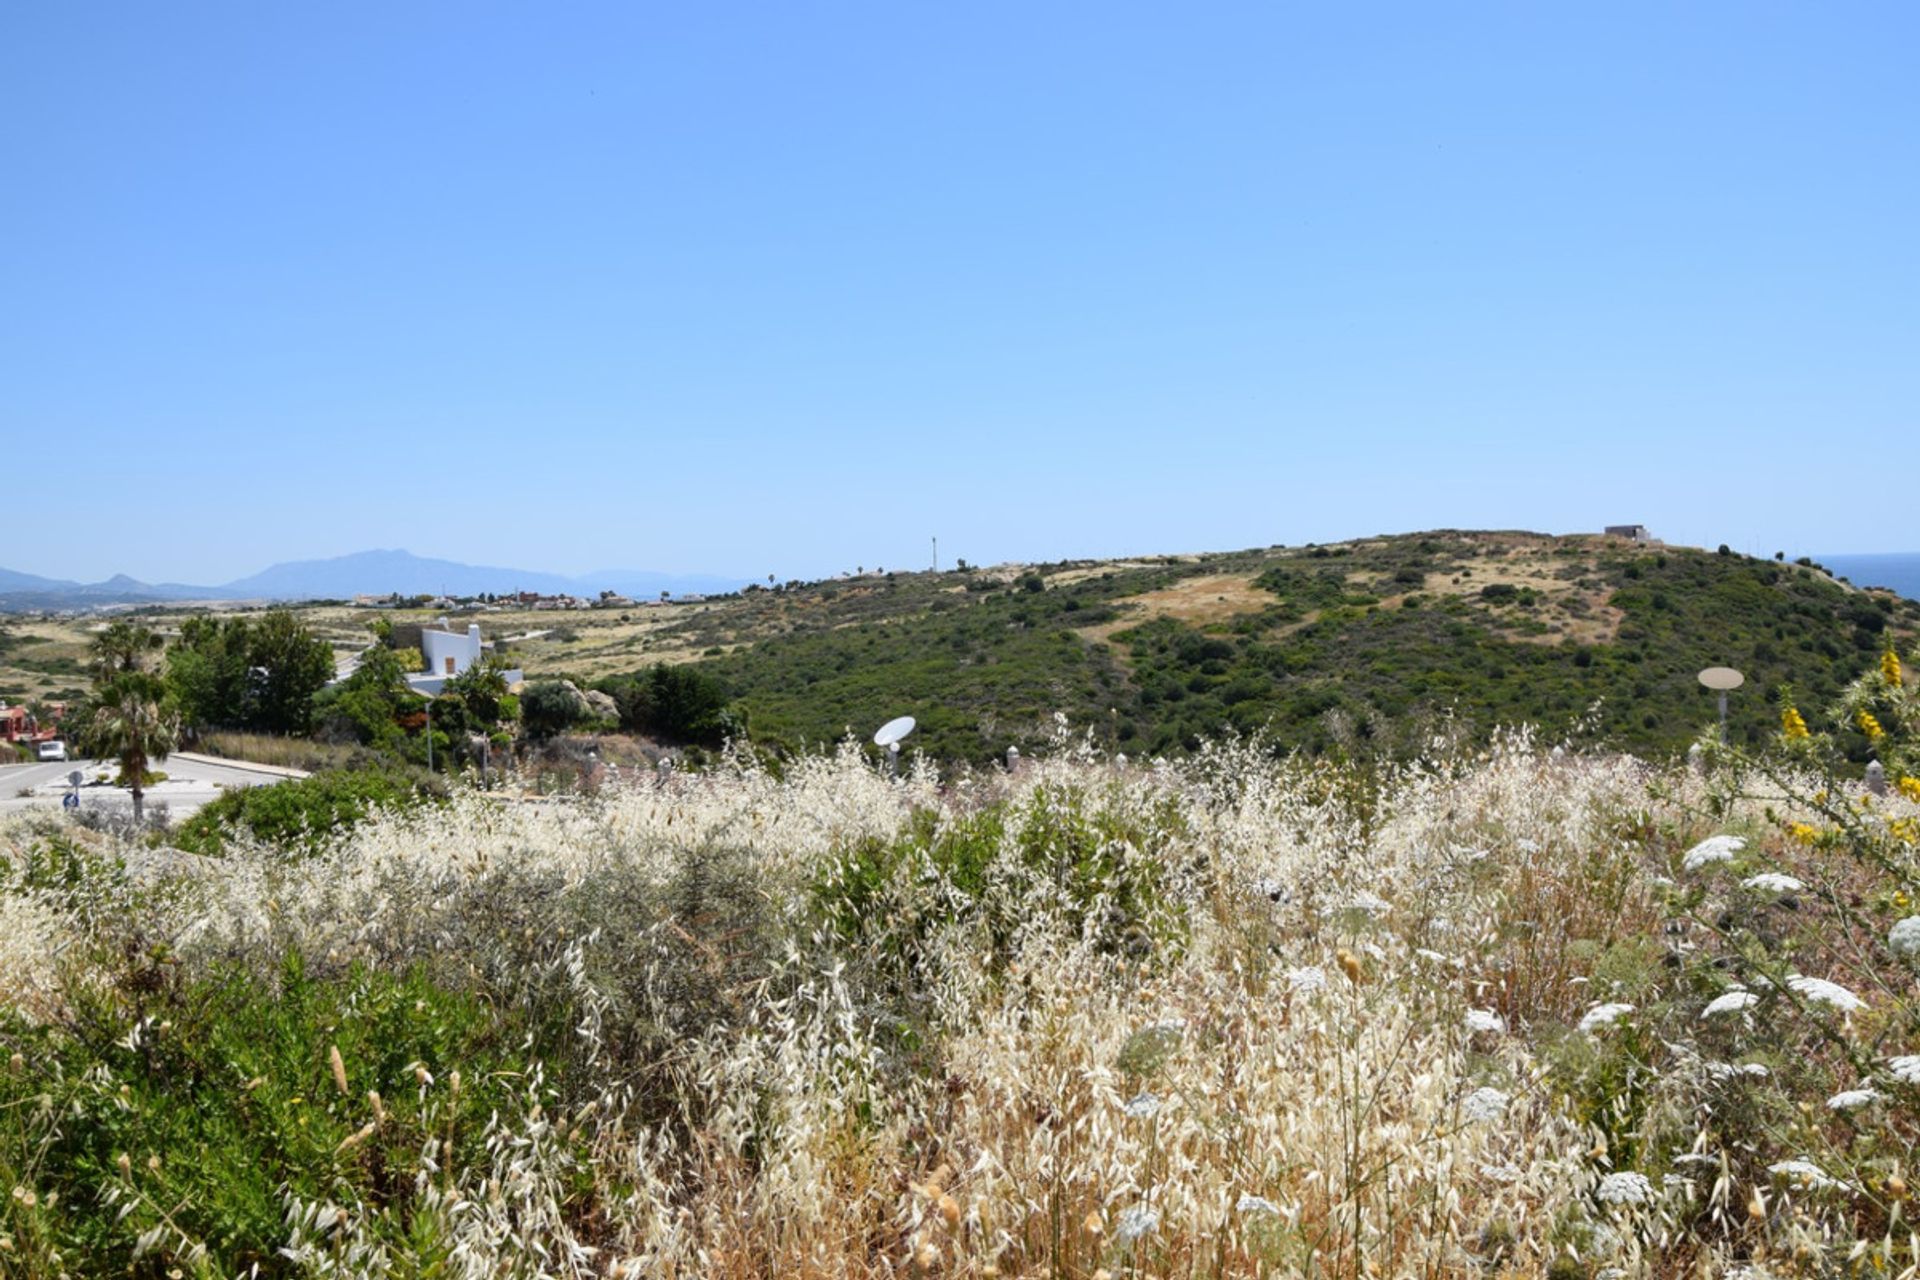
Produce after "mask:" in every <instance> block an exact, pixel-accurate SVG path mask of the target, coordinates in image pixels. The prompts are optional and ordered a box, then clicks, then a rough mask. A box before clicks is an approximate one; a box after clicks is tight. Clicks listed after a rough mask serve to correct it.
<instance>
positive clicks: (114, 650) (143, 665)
mask: <svg viewBox="0 0 1920 1280" xmlns="http://www.w3.org/2000/svg"><path fill="white" fill-rule="evenodd" d="M165 644H166V641H165V640H163V639H162V638H161V637H160V635H159V633H158V632H156V631H155V630H154V629H153V628H152V627H149V626H148V625H147V624H146V623H144V622H133V621H130V620H128V619H125V618H122V619H120V620H119V621H118V622H114V623H112V624H110V625H109V626H108V627H107V629H106V630H105V631H102V632H101V633H100V634H99V635H97V636H95V637H94V638H93V679H94V682H95V683H96V684H105V683H106V682H107V681H109V680H112V679H113V678H114V677H116V676H123V675H130V674H132V673H134V672H139V671H146V670H149V669H150V668H151V667H152V666H153V665H154V664H155V663H156V662H158V661H159V658H160V650H161V648H162V647H163V646H164V645H165Z"/></svg>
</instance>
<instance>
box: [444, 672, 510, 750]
mask: <svg viewBox="0 0 1920 1280" xmlns="http://www.w3.org/2000/svg"><path fill="white" fill-rule="evenodd" d="M441 692H442V693H444V694H451V695H452V696H453V697H455V698H458V699H459V700H460V702H461V704H462V705H463V706H464V707H465V708H466V715H467V722H468V724H469V725H470V726H471V727H473V728H475V729H478V730H480V731H482V732H485V731H488V730H491V729H492V728H493V727H494V726H496V725H498V724H499V723H500V722H501V721H502V720H504V719H506V718H507V716H506V714H505V712H504V709H503V708H504V703H505V701H506V698H507V696H508V695H507V677H506V675H505V668H504V667H502V666H501V665H500V663H499V661H498V660H497V659H494V658H489V659H487V660H486V661H484V662H476V663H474V664H473V665H472V666H470V667H468V668H467V669H466V670H465V671H462V672H461V673H460V674H459V675H457V676H455V677H454V678H453V679H451V680H449V681H447V683H446V686H445V687H444V688H443V689H442V690H441ZM436 715H437V713H436Z"/></svg>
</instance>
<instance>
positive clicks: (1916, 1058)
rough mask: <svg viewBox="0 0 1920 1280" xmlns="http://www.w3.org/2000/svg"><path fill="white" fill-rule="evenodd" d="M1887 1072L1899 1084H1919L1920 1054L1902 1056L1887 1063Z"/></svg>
mask: <svg viewBox="0 0 1920 1280" xmlns="http://www.w3.org/2000/svg"><path fill="white" fill-rule="evenodd" d="M1887 1070H1889V1071H1891V1072H1892V1073H1893V1078H1894V1079H1895V1080H1898V1081H1899V1082H1900V1083H1901V1084H1920V1053H1909V1054H1904V1055H1902V1056H1901V1057H1898V1058H1890V1059H1888V1061H1887Z"/></svg>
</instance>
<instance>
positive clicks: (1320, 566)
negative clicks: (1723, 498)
mask: <svg viewBox="0 0 1920 1280" xmlns="http://www.w3.org/2000/svg"><path fill="white" fill-rule="evenodd" d="M294 616H295V618H297V620H298V623H299V625H300V626H301V627H304V628H307V629H308V631H309V633H310V635H311V636H313V637H318V638H321V639H323V640H324V641H325V642H326V643H328V644H331V645H332V646H334V647H335V649H336V651H357V650H361V649H364V648H365V646H366V645H367V644H368V641H369V627H370V626H371V627H373V628H374V629H375V630H376V631H377V632H381V633H383V634H385V635H386V636H388V637H389V638H391V637H392V636H393V635H395V634H396V633H397V632H406V631H408V630H409V628H411V627H413V626H416V625H417V624H418V623H420V622H423V621H427V620H428V619H429V618H430V617H431V616H432V615H430V614H428V613H426V612H424V611H406V610H398V611H395V610H382V611H374V610H364V609H363V610H357V611H356V610H351V609H346V608H340V607H306V608H301V609H298V610H296V611H295V614H294ZM476 617H477V618H478V619H479V620H480V621H481V622H482V624H483V625H484V626H485V627H486V628H487V634H488V636H489V638H491V639H495V640H497V641H499V643H500V646H501V647H500V650H499V654H498V656H499V657H500V659H501V660H502V662H503V663H505V664H506V665H508V666H511V667H518V668H521V669H523V670H525V671H526V672H527V673H528V678H529V680H530V681H532V682H533V685H532V687H538V688H539V689H540V690H541V694H540V695H535V696H533V697H531V698H528V697H525V696H524V695H523V696H522V697H520V698H514V699H503V698H502V696H500V694H499V692H498V691H494V692H489V691H488V690H486V689H482V688H480V687H478V686H477V685H476V686H473V687H467V686H465V685H463V686H462V688H460V689H457V690H453V691H450V692H449V694H447V695H446V696H443V697H442V698H441V699H438V700H436V702H435V704H434V706H433V707H432V709H431V712H432V714H431V724H432V726H433V730H432V731H433V733H434V735H435V737H436V745H435V748H434V756H435V759H436V761H437V762H438V763H439V764H440V765H442V766H444V765H445V764H446V763H447V762H448V761H449V760H450V759H452V760H456V761H457V762H462V763H464V757H463V756H462V754H461V752H462V746H463V744H464V743H465V742H466V741H467V740H468V739H469V738H470V737H472V736H474V735H481V736H489V737H492V738H495V739H497V740H498V741H496V744H495V746H496V750H505V749H507V747H508V746H509V745H511V744H510V743H509V741H508V740H509V739H512V740H514V741H515V742H518V743H524V742H525V741H527V740H529V739H535V740H537V739H541V738H542V737H543V736H544V734H545V733H546V732H547V731H548V730H552V729H555V728H556V727H557V728H559V729H564V730H568V731H573V732H578V731H580V730H582V729H588V730H592V731H598V730H600V729H602V728H605V727H607V726H608V725H610V724H612V723H614V722H615V721H616V720H617V724H618V727H619V729H620V730H621V731H623V732H625V733H627V734H630V735H640V736H644V737H647V738H648V739H650V740H652V741H656V742H659V743H661V744H663V745H667V746H694V747H697V748H707V747H711V746H712V745H714V744H716V743H717V742H718V741H719V740H720V738H721V737H722V736H726V735H729V734H730V735H732V736H736V737H738V736H740V735H741V734H744V735H745V736H746V737H748V738H749V739H751V740H752V741H753V742H754V743H755V744H756V745H758V746H759V747H761V748H762V749H764V750H768V751H772V752H798V751H806V750H819V749H821V748H822V747H825V746H831V745H832V744H834V743H837V742H838V741H840V740H841V739H842V738H843V737H846V736H847V735H848V734H850V733H851V734H853V735H854V736H856V737H861V738H864V737H865V736H866V735H867V734H870V733H871V732H872V731H873V729H874V728H875V727H877V726H878V725H879V724H881V723H882V722H884V721H886V720H888V719H890V718H892V717H893V716H896V715H900V714H903V713H907V714H913V715H915V716H917V717H918V718H919V719H920V722H921V731H920V734H919V737H918V738H917V739H916V744H917V745H919V746H920V747H922V749H924V750H925V751H926V752H927V753H928V754H929V755H931V756H934V757H935V758H937V759H940V760H945V761H969V762H972V763H974V764H984V763H985V762H987V761H989V760H992V759H994V758H997V757H999V756H1000V755H1001V754H1002V753H1003V752H1004V751H1005V750H1006V749H1007V747H1009V746H1017V747H1019V748H1020V749H1021V750H1022V751H1026V752H1032V751H1033V750H1036V749H1039V748H1042V747H1044V746H1045V745H1046V743H1047V741H1048V739H1049V737H1050V735H1051V733H1052V717H1053V715H1054V714H1055V713H1056V712H1064V713H1065V714H1067V715H1068V716H1069V717H1070V718H1071V719H1072V720H1073V722H1074V723H1076V724H1079V725H1084V726H1089V727H1090V728H1092V730H1093V731H1094V733H1095V736H1096V738H1097V740H1098V741H1099V742H1100V743H1101V745H1102V746H1104V747H1105V748H1106V749H1107V750H1108V751H1109V752H1124V753H1126V754H1128V755H1132V756H1142V755H1145V756H1155V755H1177V754H1183V753H1186V752H1190V751H1193V750H1195V749H1197V748H1198V747H1199V745H1200V744H1201V742H1203V741H1204V740H1207V739H1209V738H1212V737H1214V736H1217V735H1218V734H1219V732H1220V731H1221V730H1222V728H1223V727H1224V728H1232V729H1234V730H1236V731H1238V732H1240V733H1243V734H1251V733H1255V732H1260V733H1263V734H1264V735H1265V736H1266V739H1267V740H1268V741H1269V742H1271V743H1273V744H1274V745H1275V746H1276V747H1278V748H1279V749H1281V750H1293V749H1299V750H1303V751H1305V752H1307V753H1309V754H1312V755H1317V756H1328V757H1335V758H1343V759H1350V760H1351V759H1362V758H1393V759H1406V758H1410V757H1412V756H1413V755H1416V754H1418V753H1419V752H1420V751H1422V750H1423V749H1424V744H1425V743H1426V742H1427V741H1428V740H1429V739H1430V738H1431V737H1432V736H1434V735H1435V734H1436V733H1443V732H1456V733H1460V734H1463V735H1466V736H1469V737H1472V738H1475V739H1478V740H1484V738H1485V736H1486V735H1487V734H1488V733H1490V732H1491V731H1492V730H1493V729H1494V728H1495V727H1496V726H1498V725H1502V724H1514V723H1529V724H1535V725H1539V726H1541V728H1542V731H1543V732H1545V733H1547V734H1549V735H1550V736H1553V737H1555V738H1559V737H1563V736H1565V735H1567V734H1569V733H1572V732H1576V731H1577V733H1578V735H1579V738H1578V740H1579V741H1580V742H1581V743H1582V744H1583V745H1588V746H1606V747H1612V748H1616V749H1619V750H1625V751H1631V752H1634V753H1636V754H1639V755H1642V756H1646V757H1649V758H1656V757H1661V758H1663V757H1665V756H1667V755H1670V754H1673V753H1677V752H1678V751H1680V750H1683V749H1684V748H1685V746H1686V745H1687V743H1688V742H1689V741H1690V740H1691V739H1692V736H1693V734H1694V733H1695V731H1696V730H1697V729H1698V726H1699V724H1700V722H1701V721H1702V719H1704V718H1705V717H1707V716H1708V715H1710V714H1711V713H1712V703H1711V695H1709V694H1708V693H1706V692H1705V691H1704V690H1702V689H1701V688H1700V687H1699V685H1698V684H1697V683H1696V681H1695V679H1694V674H1695V673H1696V672H1697V671H1698V670H1699V669H1700V668H1702V667H1705V666H1711V665H1728V666H1734V667H1737V668H1739V669H1740V670H1742V671H1744V672H1745V673H1746V674H1747V677H1748V680H1749V689H1748V691H1747V692H1745V693H1743V694H1742V695H1741V696H1740V697H1738V698H1736V699H1735V700H1734V704H1733V707H1732V713H1733V725H1732V728H1733V734H1734V737H1735V740H1736V741H1739V742H1741V743H1743V744H1745V745H1747V746H1749V747H1752V746H1755V745H1758V744H1760V743H1762V742H1764V741H1765V740H1766V737H1767V735H1768V734H1769V733H1771V732H1772V728H1773V725H1774V722H1775V720H1776V718H1777V716H1778V713H1779V710H1780V707H1779V702H1778V700H1779V697H1780V686H1781V685H1782V684H1784V683H1786V682H1789V681H1791V682H1793V684H1794V685H1795V686H1796V688H1797V689H1798V690H1799V693H1800V695H1801V696H1802V697H1803V698H1805V699H1806V700H1808V701H1809V702H1812V703H1815V704H1818V705H1824V703H1825V702H1826V701H1828V700H1830V699H1831V698H1832V697H1834V696H1836V695H1837V694H1838V693H1839V691H1840V689H1841V688H1842V686H1844V684H1845V683H1846V681H1847V680H1849V679H1850V678H1851V677H1852V674H1853V673H1854V672H1855V671H1856V670H1857V669H1858V668H1859V667H1860V665H1861V663H1862V662H1864V661H1870V660H1871V659H1872V657H1873V655H1874V654H1876V653H1877V652H1878V651H1879V649H1880V648H1881V647H1882V646H1883V645H1884V644H1885V643H1886V642H1887V641H1888V639H1889V638H1890V637H1891V638H1893V639H1895V640H1897V641H1898V642H1899V643H1900V644H1902V645H1904V644H1907V643H1910V642H1911V640H1912V639H1913V637H1914V636H1915V635H1916V634H1920V603H1915V602H1913V601H1910V600H1904V599H1902V598H1900V597H1898V596H1894V595H1892V594H1889V593H1886V592H1868V591H1861V590H1855V589H1853V588H1851V587H1849V586H1847V585H1846V584H1844V583H1840V582H1837V581H1835V580H1834V579H1833V578H1831V577H1830V576H1829V575H1828V574H1826V573H1825V572H1824V571H1822V570H1821V569H1820V568H1819V567H1818V566H1817V565H1814V564H1812V563H1798V562H1796V563H1789V562H1785V561H1784V560H1771V559H1769V560H1759V559H1754V558H1751V557H1748V556H1743V555H1736V554H1733V553H1732V552H1731V551H1727V552H1726V553H1725V554H1721V553H1720V552H1715V551H1703V550H1699V549H1693V548H1684V547H1663V546H1648V545H1641V544H1634V543H1629V542H1626V541H1623V540H1620V539H1608V538H1598V537H1581V536H1569V537H1547V536H1544V535H1538V534H1528V533H1518V532H1504V533H1503V532H1485V531H1482V532H1470V531H1454V530H1439V531H1433V532H1429V533H1422V534H1410V535H1402V536H1392V537H1380V538H1367V539H1359V540H1355V541H1352V542H1346V543H1339V544H1333V545H1327V546H1308V547H1270V548H1259V549H1253V550H1247V551H1236V552H1224V553H1212V554H1205V555H1192V556H1155V557H1146V558H1140V559H1131V560H1113V561H1070V562H1058V563H1051V564H1034V565H1021V566H998V567H995V568H976V567H966V568H955V569H951V570H947V571H943V572H939V573H929V572H903V571H898V570H896V571H892V572H881V571H878V570H876V571H872V572H866V573H863V574H861V575H860V576H857V577H854V578H850V579H835V580H830V581H824V582H797V581H796V582H788V583H776V584H774V585H773V586H772V587H770V588H758V587H756V588H754V589H752V590H749V591H746V592H743V593H741V594H739V595H736V596H732V597H728V598H724V599H715V600H709V601H698V602H687V603H679V604H673V605H655V606H646V607H641V606H632V607H620V608H614V609H595V610H591V611H586V612H579V613H564V614H557V613H552V612H545V613H532V612H520V613H514V612H488V613H485V614H480V615H476ZM273 618H274V615H273V614H271V613H265V614H250V615H243V616H242V618H241V619H240V621H242V622H245V621H247V620H248V619H251V620H252V622H253V625H252V626H251V627H250V628H247V627H236V626H234V625H233V624H232V623H223V624H221V625H220V626H219V627H215V626H213V625H212V624H211V623H210V622H209V621H208V620H206V619H204V618H197V617H194V616H190V615H189V614H188V613H187V612H185V611H183V610H181V609H180V608H178V607H174V608H171V609H169V610H163V611H158V612H153V613H150V614H147V615H144V616H143V618H142V619H141V620H144V621H145V622H147V623H149V624H150V625H152V626H153V627H154V628H155V629H157V630H158V631H160V632H161V633H163V634H165V635H166V636H167V637H168V638H169V644H168V650H167V657H166V665H167V668H168V673H169V679H170V681H171V682H172V683H173V685H174V686H176V697H177V699H178V701H179V702H180V703H181V706H182V710H183V712H184V713H185V716H184V718H185V720H186V722H187V723H188V725H189V727H197V728H198V729H199V730H200V731H201V733H202V734H203V736H204V735H212V734H214V733H215V731H221V732H220V735H219V736H221V737H223V738H232V739H236V742H235V747H236V749H237V750H239V751H242V752H258V751H266V752H268V753H269V754H271V755H272V756H273V758H275V759H281V758H289V759H290V761H291V760H293V759H297V760H299V761H302V762H305V761H309V760H324V759H325V758H326V756H325V754H324V751H322V752H314V751H308V750H305V749H301V750H300V751H298V752H292V753H290V752H288V751H287V750H286V749H285V748H281V747H276V746H275V745H274V743H273V742H272V741H271V740H270V739H268V738H265V737H263V736H262V731H264V732H265V733H268V734H271V733H284V732H286V731H287V726H288V725H289V724H291V725H293V726H294V727H295V728H296V730H299V731H310V732H311V735H312V738H314V739H319V740H321V746H322V747H323V748H326V747H329V746H339V747H353V746H360V747H367V748H370V749H373V750H375V751H377V752H379V753H381V754H383V755H384V756H386V757H388V758H389V759H393V760H399V761H404V762H407V763H410V764H412V765H416V766H418V765H423V764H424V763H425V762H426V758H427V751H426V731H425V724H426V721H425V719H424V718H423V711H424V710H425V708H424V705H423V704H420V703H419V700H417V699H411V700H410V699H408V698H407V697H406V696H404V693H403V692H401V693H396V692H395V690H394V684H395V681H397V680H398V679H399V678H400V676H399V672H398V668H394V669H393V670H383V669H382V668H381V667H379V666H377V665H375V666H368V665H367V664H365V663H363V665H362V669H361V670H360V671H359V672H358V673H357V674H356V676H355V678H354V679H353V680H352V681H350V682H348V684H347V685H345V686H341V685H336V686H333V687H331V688H328V689H326V690H324V691H319V692H317V693H316V695H315V696H314V698H313V700H312V703H311V706H310V708H308V709H306V711H305V712H304V713H303V714H299V715H287V714H280V712H281V711H283V710H284V709H283V708H281V707H280V706H279V704H278V703H277V702H275V701H273V700H266V701H258V700H256V702H249V701H248V700H247V699H245V698H237V697H232V696H221V695H222V690H224V689H226V688H227V687H228V686H229V685H234V684H235V683H236V680H235V673H238V675H241V676H244V675H245V674H246V673H247V672H250V671H255V670H279V669H281V668H282V667H286V666H289V665H290V664H289V662H288V661H285V660H283V659H284V658H285V657H286V655H285V654H283V653H282V652H281V651H283V650H286V651H289V652H291V651H293V650H295V649H296V648H297V646H292V645H290V644H286V643H274V641H275V640H276V637H280V638H284V635H283V633H292V630H293V629H290V628H286V627H280V628H276V627H274V626H270V625H268V623H269V622H271V621H272V620H273ZM14 625H15V626H16V628H17V629H16V630H15V632H14V633H13V634H12V635H11V636H9V635H6V634H0V697H9V698H14V699H16V700H18V699H22V698H31V697H33V696H35V694H36V691H38V693H39V694H40V695H41V696H49V695H51V694H52V693H54V692H58V691H61V690H62V689H63V688H64V691H65V693H66V694H67V695H68V696H70V697H71V698H73V699H75V700H76V702H77V701H78V700H80V699H82V698H83V697H84V694H83V693H82V691H81V690H80V689H78V688H65V687H64V685H63V684H62V681H65V682H66V683H67V684H71V683H72V680H71V677H72V675H73V674H74V673H79V672H82V671H84V669H85V667H84V664H85V662H86V660H87V659H88V657H89V651H90V645H92V644H95V643H97V639H98V637H97V636H96V637H92V638H91V640H90V638H89V635H88V633H87V632H86V631H85V630H84V628H80V627H78V626H77V624H72V623H54V622H44V621H43V622H33V623H26V622H22V623H19V624H14ZM384 647H385V646H384V645H383V646H382V648H384ZM389 652H390V651H389ZM375 656H376V657H378V656H381V655H379V654H376V655H375ZM388 665H389V666H390V665H391V664H388ZM176 667H177V668H178V671H177V672H176V671H175V670H174V669H175V668H176ZM59 672H67V673H68V674H67V675H65V676H62V675H60V674H57V673H59ZM223 673H224V674H223ZM562 677H564V678H567V679H569V680H571V681H572V683H573V685H574V686H575V688H576V689H577V690H580V691H585V692H587V693H596V694H605V695H607V697H608V698H610V699H611V703H608V704H602V707H601V710H600V711H599V712H594V711H592V710H591V709H590V708H588V707H586V706H585V704H584V703H580V704H579V705H578V706H577V707H576V708H575V711H574V712H573V713H569V712H568V708H567V706H566V704H565V703H566V699H578V698H579V697H580V696H581V695H580V694H578V693H573V694H564V693H562V692H561V691H559V687H558V685H557V683H556V682H557V680H558V679H559V678H562ZM470 683H471V682H469V684H470ZM532 687H530V688H529V690H527V691H526V693H527V694H531V693H532ZM522 702H525V704H526V705H525V706H522V705H521V703H522ZM509 703H511V704H512V706H511V709H512V711H513V712H514V716H513V717H506V718H503V716H502V714H501V713H502V712H504V711H506V710H507V709H508V708H509ZM608 707H611V708H612V709H613V711H617V716H615V715H614V714H613V713H612V711H609V710H608ZM521 711H524V712H525V713H526V714H525V715H524V717H520V716H519V713H520V712H521ZM536 713H544V714H536ZM233 730H250V731H251V732H249V733H245V734H238V735H236V734H234V733H232V732H231V731H233ZM308 740H310V739H300V741H308ZM1867 745H1868V744H1867V743H1866V742H1865V740H1864V739H1862V738H1860V737H1858V736H1857V735H1856V736H1855V738H1854V740H1853V741H1852V742H1851V743H1849V744H1848V748H1849V750H1850V751H1851V753H1852V755H1853V757H1854V758H1855V760H1856V763H1858V762H1864V760H1865V758H1866V754H1867Z"/></svg>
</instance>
